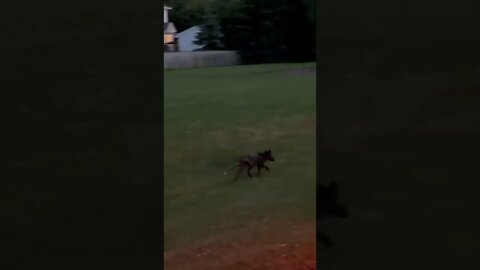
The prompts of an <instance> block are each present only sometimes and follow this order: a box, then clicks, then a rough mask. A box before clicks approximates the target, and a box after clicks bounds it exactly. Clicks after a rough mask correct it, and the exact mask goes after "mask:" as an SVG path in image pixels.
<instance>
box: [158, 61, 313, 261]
mask: <svg viewBox="0 0 480 270" xmlns="http://www.w3.org/2000/svg"><path fill="white" fill-rule="evenodd" d="M314 68H315V65H314V64H273V65H253V66H237V67H220V68H204V69H191V70H175V71H166V72H165V88H164V89H165V95H164V105H165V106H164V112H165V122H164V128H165V131H164V132H165V133H164V134H165V138H164V149H165V151H164V162H165V178H164V179H165V180H164V181H165V182H164V226H165V227H164V248H165V266H166V268H167V269H172V270H173V269H175V270H176V269H254V268H252V267H253V266H252V265H250V264H252V263H257V262H258V263H262V265H261V266H262V267H264V268H261V269H270V268H269V267H272V269H275V267H279V266H278V265H279V264H277V265H274V264H273V263H271V265H270V266H269V264H268V261H272V260H277V259H278V260H281V259H282V256H283V255H285V253H286V254H289V256H290V255H293V254H297V253H298V254H299V255H298V256H303V257H302V258H300V257H299V258H298V260H303V263H305V260H308V258H306V257H309V258H310V259H312V260H313V259H314V253H315V239H314V237H315V234H314V232H315V186H316V182H315V181H316V168H315V164H316V144H315V142H316V138H315V129H316V118H315V108H316V104H315V102H316V101H315V94H316V89H315V83H316V82H315V80H316V79H315V72H314ZM266 149H271V150H272V151H273V156H274V157H275V159H276V160H275V162H273V163H270V164H268V165H269V167H270V169H271V171H270V172H265V171H264V172H263V173H262V175H261V176H260V177H255V178H253V179H249V178H248V177H247V176H246V175H243V176H242V177H241V178H240V179H239V181H236V182H235V181H233V176H234V175H235V172H236V171H235V170H234V171H232V172H231V174H229V175H227V176H225V175H224V174H223V173H224V171H225V170H226V169H227V168H228V167H230V166H232V165H233V164H234V163H235V162H236V161H237V159H238V158H239V157H240V156H242V155H244V154H255V153H256V152H258V151H262V150H266ZM252 172H256V171H252ZM290 248H293V249H295V248H296V250H301V251H291V250H290ZM287 249H288V250H290V251H286V250H287ZM248 252H250V253H251V254H250V255H248ZM262 252H263V253H268V254H269V255H268V256H269V257H268V259H267V261H265V260H264V259H262V258H255V256H259V254H260V253H262ZM300 253H301V254H300ZM237 255H238V256H237ZM284 257H285V256H284ZM284 257H283V258H284ZM278 260H277V261H278ZM278 263H283V265H285V263H287V262H278ZM263 264H267V265H263ZM297 264H298V263H297ZM239 267H240V268H239ZM242 267H246V268H242ZM255 267H258V265H256V266H255Z"/></svg>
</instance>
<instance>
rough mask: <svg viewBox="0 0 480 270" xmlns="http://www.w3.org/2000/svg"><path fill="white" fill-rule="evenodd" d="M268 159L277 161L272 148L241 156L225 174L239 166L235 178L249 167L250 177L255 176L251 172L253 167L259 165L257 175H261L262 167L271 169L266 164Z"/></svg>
mask: <svg viewBox="0 0 480 270" xmlns="http://www.w3.org/2000/svg"><path fill="white" fill-rule="evenodd" d="M267 161H275V159H274V158H273V156H272V150H265V151H263V152H259V153H257V155H256V156H251V155H246V156H243V157H242V158H240V160H239V161H238V162H237V163H236V164H235V165H233V166H232V167H230V168H228V170H227V171H226V172H225V175H227V174H228V172H229V171H231V170H233V169H234V168H237V167H238V168H239V169H238V173H237V176H236V177H235V180H237V179H238V177H239V176H240V174H241V173H242V171H243V170H244V169H245V168H247V174H248V176H249V177H253V176H252V173H251V172H250V171H251V170H252V168H253V167H257V176H259V175H260V170H261V169H262V168H265V170H267V171H270V168H268V167H267V165H265V162H267Z"/></svg>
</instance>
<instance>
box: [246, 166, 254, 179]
mask: <svg viewBox="0 0 480 270" xmlns="http://www.w3.org/2000/svg"><path fill="white" fill-rule="evenodd" d="M247 166H248V170H247V173H248V176H249V177H250V178H252V177H253V176H252V173H251V172H250V170H252V165H250V164H248V165H247Z"/></svg>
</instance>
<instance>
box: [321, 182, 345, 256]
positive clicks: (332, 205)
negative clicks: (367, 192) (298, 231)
mask: <svg viewBox="0 0 480 270" xmlns="http://www.w3.org/2000/svg"><path fill="white" fill-rule="evenodd" d="M328 217H341V218H346V217H348V210H347V208H346V207H345V206H344V205H343V204H342V203H340V201H339V194H338V183H336V182H333V183H330V185H324V184H318V185H317V240H320V241H322V242H323V243H324V244H325V245H327V246H328V247H331V246H333V242H332V241H331V240H330V238H329V237H328V236H327V235H326V234H325V233H324V232H322V231H321V230H320V229H319V227H318V226H319V224H320V222H321V221H322V220H323V219H325V218H328Z"/></svg>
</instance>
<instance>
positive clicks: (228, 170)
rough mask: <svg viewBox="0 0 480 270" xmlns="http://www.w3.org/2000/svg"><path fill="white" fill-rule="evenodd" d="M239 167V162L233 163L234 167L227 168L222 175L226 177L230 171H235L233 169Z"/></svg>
mask: <svg viewBox="0 0 480 270" xmlns="http://www.w3.org/2000/svg"><path fill="white" fill-rule="evenodd" d="M239 165H240V162H237V163H235V165H233V166H232V167H230V168H228V169H227V170H226V171H225V172H224V173H223V174H225V175H227V174H228V172H230V171H231V170H233V169H235V168H236V167H238V166H239Z"/></svg>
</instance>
